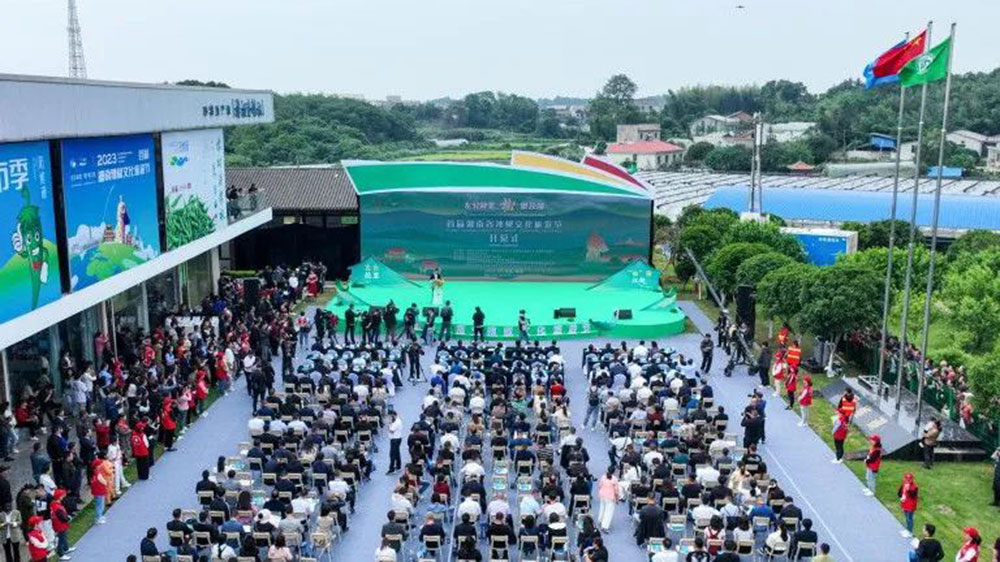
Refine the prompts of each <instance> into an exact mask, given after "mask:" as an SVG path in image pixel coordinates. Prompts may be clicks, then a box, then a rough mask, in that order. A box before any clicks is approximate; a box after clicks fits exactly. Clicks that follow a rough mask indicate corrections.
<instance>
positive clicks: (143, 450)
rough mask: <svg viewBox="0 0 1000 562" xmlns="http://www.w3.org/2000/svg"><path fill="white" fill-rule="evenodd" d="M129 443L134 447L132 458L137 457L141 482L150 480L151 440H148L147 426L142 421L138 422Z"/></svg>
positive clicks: (136, 461)
mask: <svg viewBox="0 0 1000 562" xmlns="http://www.w3.org/2000/svg"><path fill="white" fill-rule="evenodd" d="M129 443H130V444H131V445H132V456H133V457H135V464H136V468H137V469H138V471H139V480H149V440H148V439H147V438H146V424H144V423H143V422H141V421H140V422H136V424H135V427H134V428H133V429H132V436H131V437H129Z"/></svg>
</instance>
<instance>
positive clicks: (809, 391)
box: [799, 375, 813, 427]
mask: <svg viewBox="0 0 1000 562" xmlns="http://www.w3.org/2000/svg"><path fill="white" fill-rule="evenodd" d="M812 404H813V381H812V377H810V376H809V375H805V376H803V377H802V391H801V392H799V414H800V415H801V416H802V421H800V422H799V426H800V427H801V426H804V425H806V424H807V423H809V408H810V407H811V406H812Z"/></svg>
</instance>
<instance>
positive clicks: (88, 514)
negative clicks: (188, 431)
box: [67, 388, 222, 545]
mask: <svg viewBox="0 0 1000 562" xmlns="http://www.w3.org/2000/svg"><path fill="white" fill-rule="evenodd" d="M221 396H222V395H221V394H220V393H219V391H218V390H217V389H215V388H212V389H211V391H210V392H209V393H208V398H206V399H205V411H206V412H207V411H208V409H209V408H211V407H212V404H214V403H215V401H216V400H218V399H219V398H220V397H221ZM198 417H200V416H198ZM198 417H195V418H194V420H192V422H191V424H192V425H193V424H194V423H197V422H198ZM154 455H155V456H156V458H157V459H159V458H160V457H162V456H163V447H162V445H160V444H157V447H156V450H155V451H154ZM155 470H156V467H155V466H154V467H153V468H152V470H151V471H150V472H151V473H152V472H154V471H155ZM138 478H139V469H138V467H137V466H136V463H135V461H132V462H130V463H128V465H126V466H125V480H127V481H128V482H131V483H134V482H135V481H136V480H137V479H138ZM192 485H193V483H192ZM128 492H129V491H128V490H123V491H122V495H121V496H118V498H119V499H120V498H121V497H122V496H124V495H125V494H127V493H128ZM117 502H118V499H116V500H115V503H117ZM114 506H115V504H114V503H112V504H111V505H110V506H109V507H106V508H105V511H106V512H107V513H111V512H112V511H113V510H114ZM93 526H94V502H93V501H90V502H88V503H87V505H85V506H84V507H82V508H80V511H78V512H77V514H76V516H75V517H73V520H72V521H71V522H70V524H69V531H67V534H68V536H69V543H70V544H71V545H73V544H76V542H77V541H79V540H80V537H82V536H83V535H84V534H86V533H87V531H89V530H90V528H91V527H93ZM140 540H142V537H135V543H136V544H137V545H138V544H139V541H140Z"/></svg>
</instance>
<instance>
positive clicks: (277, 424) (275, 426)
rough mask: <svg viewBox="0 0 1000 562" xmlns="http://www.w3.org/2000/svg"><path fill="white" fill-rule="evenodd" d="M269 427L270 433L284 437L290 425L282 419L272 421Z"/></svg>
mask: <svg viewBox="0 0 1000 562" xmlns="http://www.w3.org/2000/svg"><path fill="white" fill-rule="evenodd" d="M268 427H269V428H270V430H269V432H270V433H273V434H274V435H284V434H285V431H287V430H288V425H287V424H285V422H283V421H281V419H280V418H278V419H273V420H271V421H270V422H269V424H268Z"/></svg>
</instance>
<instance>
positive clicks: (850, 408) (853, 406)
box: [837, 388, 858, 422]
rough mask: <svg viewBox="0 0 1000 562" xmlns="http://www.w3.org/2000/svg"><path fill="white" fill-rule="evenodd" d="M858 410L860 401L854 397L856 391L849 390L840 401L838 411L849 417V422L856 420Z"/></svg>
mask: <svg viewBox="0 0 1000 562" xmlns="http://www.w3.org/2000/svg"><path fill="white" fill-rule="evenodd" d="M857 409H858V400H857V398H855V397H854V391H853V390H851V389H850V388H848V389H847V390H845V391H844V394H843V396H841V397H840V401H839V402H837V411H838V412H843V413H844V414H846V415H847V421H848V422H850V421H851V420H853V419H854V412H856V411H857Z"/></svg>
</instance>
